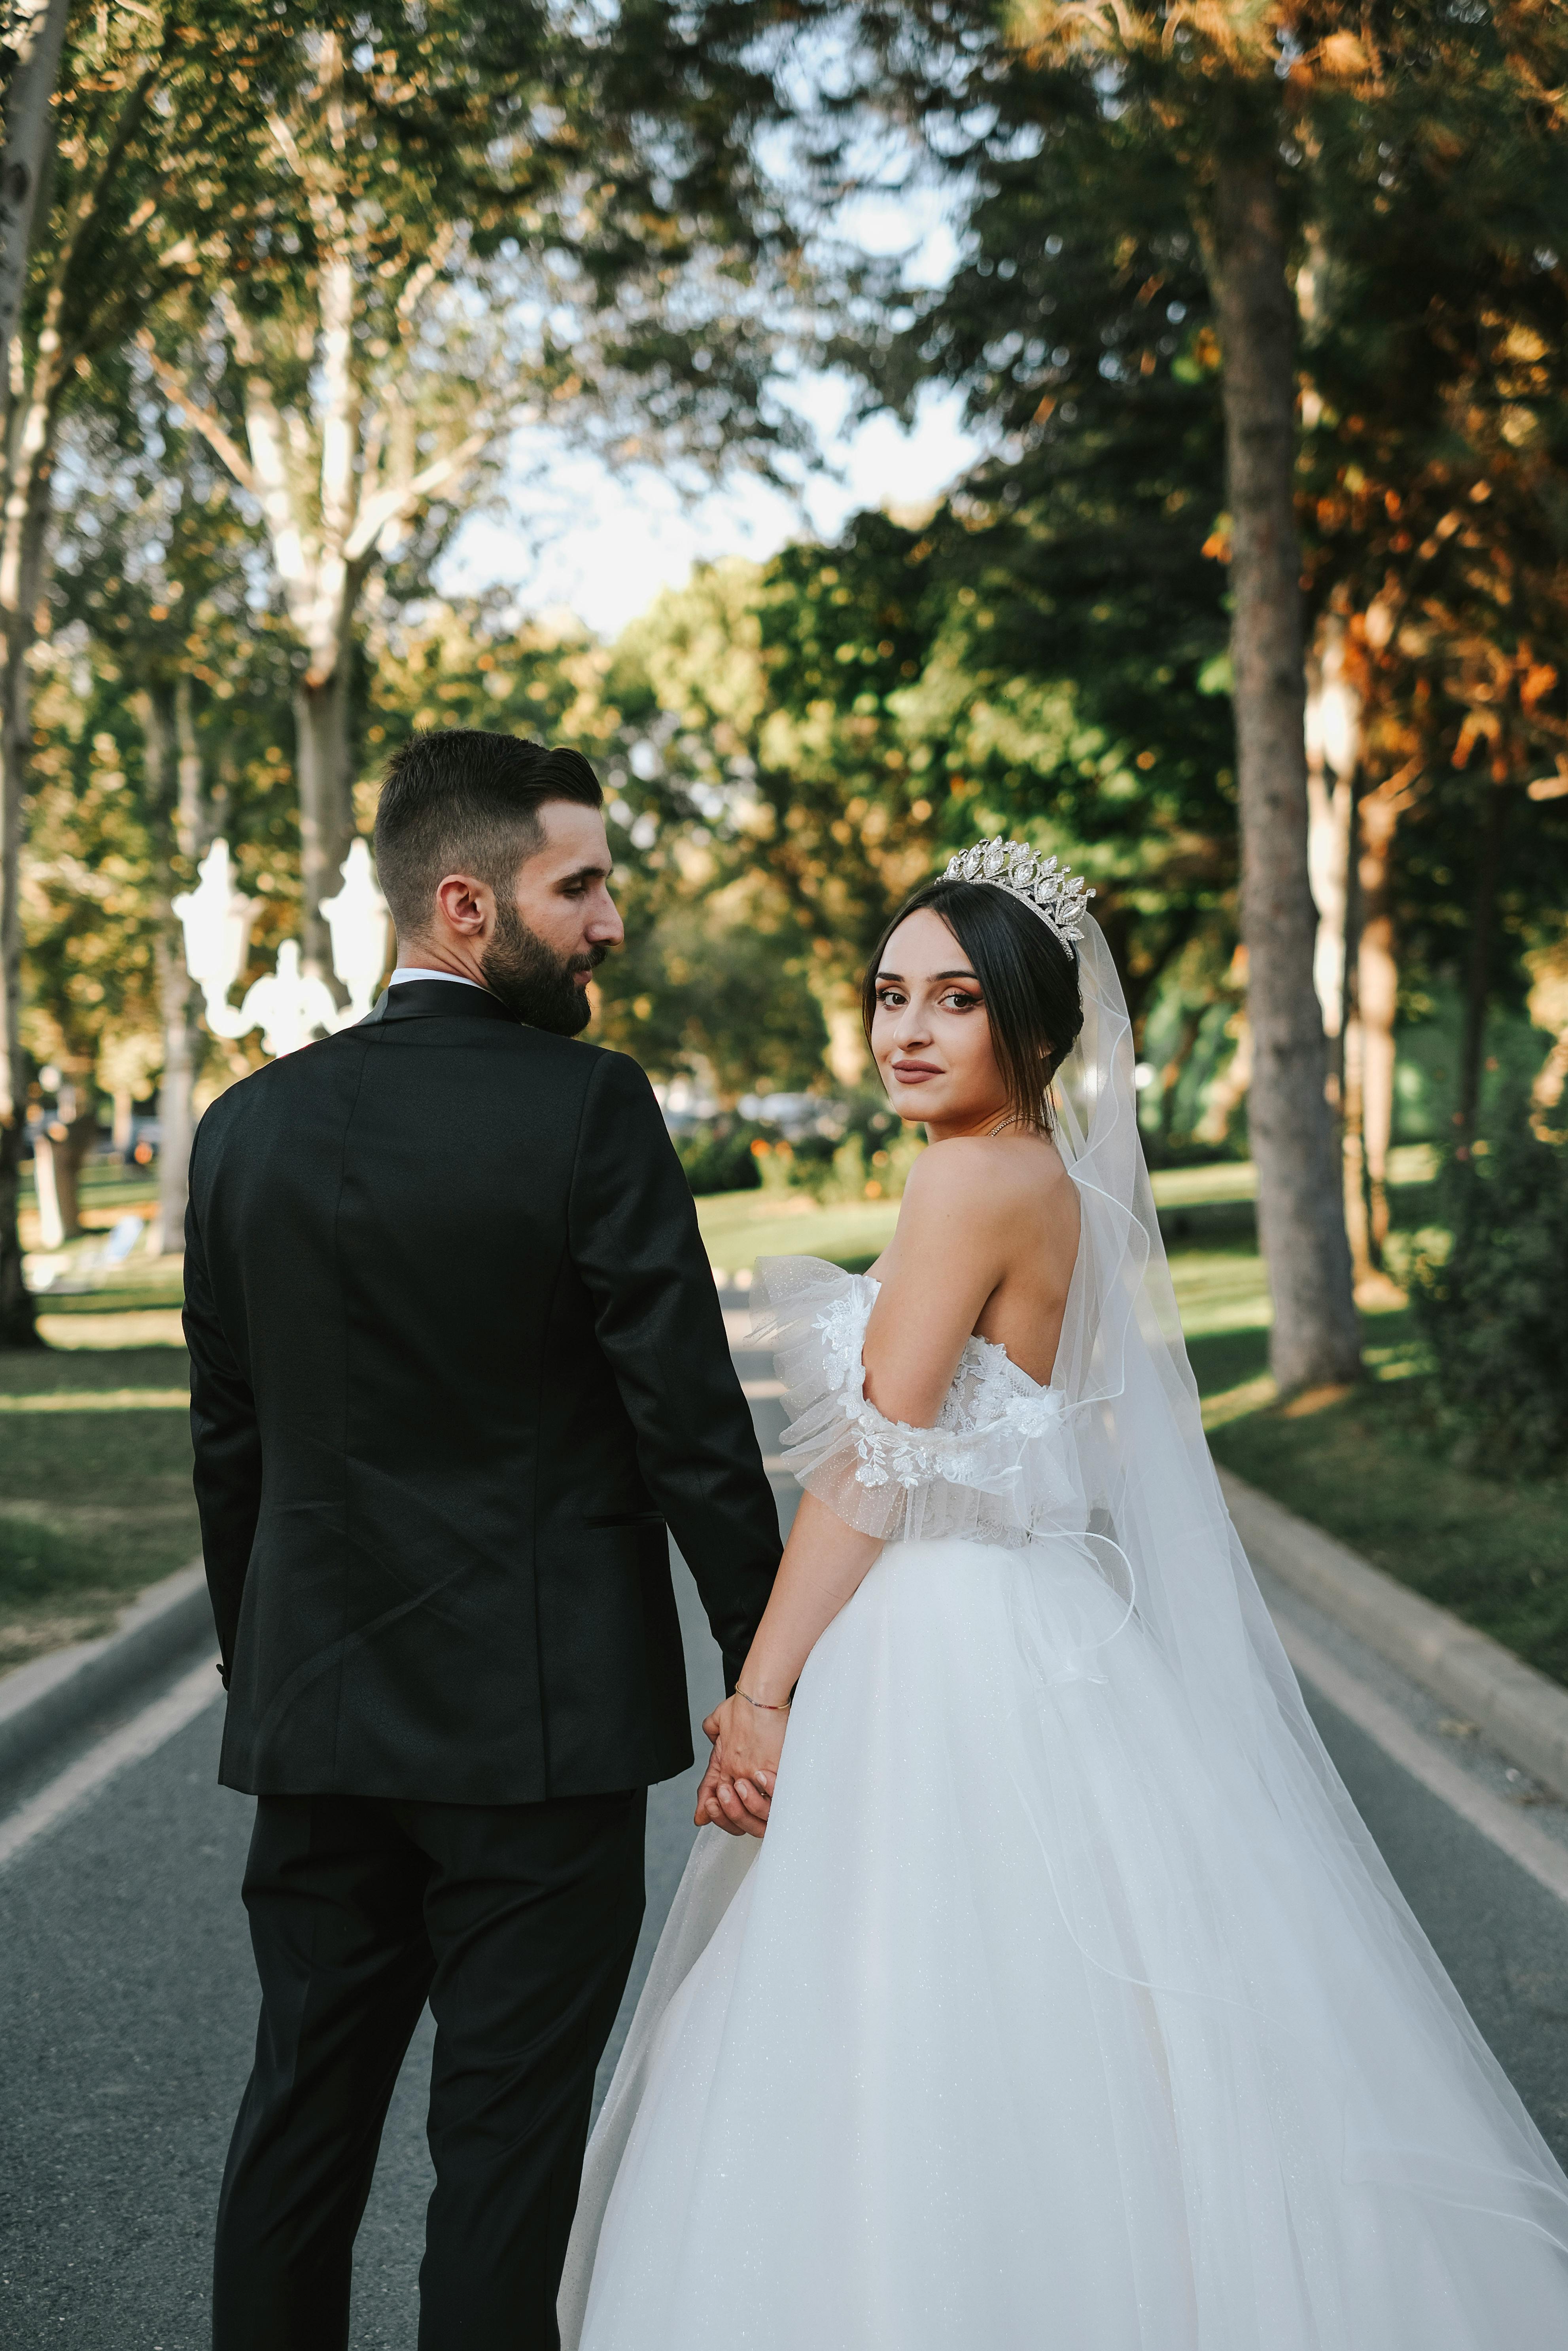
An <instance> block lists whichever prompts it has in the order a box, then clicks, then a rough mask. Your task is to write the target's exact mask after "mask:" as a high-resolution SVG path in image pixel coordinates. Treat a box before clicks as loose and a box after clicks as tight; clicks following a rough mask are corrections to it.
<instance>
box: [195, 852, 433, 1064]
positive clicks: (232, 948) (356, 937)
mask: <svg viewBox="0 0 1568 2351" xmlns="http://www.w3.org/2000/svg"><path fill="white" fill-rule="evenodd" d="M196 872H197V873H198V875H199V876H200V884H199V887H197V888H196V889H194V890H188V891H186V892H185V893H183V895H182V896H180V897H178V898H176V899H175V900H174V902H173V904H174V912H175V914H177V915H178V917H179V920H180V928H181V930H182V932H183V934H184V941H185V968H186V970H187V971H188V972H189V973H190V975H191V977H192V978H193V980H194V981H195V983H196V985H197V987H199V988H200V989H201V991H202V1000H203V1003H204V1007H205V1009H206V1017H207V1026H208V1028H209V1029H211V1030H212V1031H213V1034H214V1036H216V1037H227V1038H232V1039H238V1038H240V1037H245V1036H248V1034H249V1033H250V1031H251V1030H252V1029H260V1030H261V1046H262V1050H263V1052H266V1053H273V1054H281V1053H295V1052H298V1050H299V1048H300V1046H301V1045H308V1043H309V1041H310V1040H311V1038H312V1037H313V1036H314V1035H316V1034H317V1033H318V1032H320V1033H322V1034H324V1035H327V1036H330V1035H331V1034H332V1033H333V1031H334V1030H336V1029H346V1028H348V1027H349V1026H350V1024H351V1023H352V1022H353V1021H356V1020H362V1019H364V1017H365V1015H366V1013H367V1012H368V1011H369V1010H370V1008H371V1003H372V1001H373V999H374V997H375V990H376V983H377V982H378V980H379V979H380V978H381V977H382V972H383V971H384V970H385V969H386V958H387V927H388V914H387V903H386V900H385V899H384V898H383V897H382V893H381V891H380V889H379V888H378V887H377V884H376V877H375V872H374V870H373V868H372V866H371V852H370V848H369V845H368V844H367V843H366V842H365V841H355V842H354V844H353V846H352V847H351V848H350V852H349V854H348V856H347V858H346V859H345V860H344V862H343V866H342V875H343V886H342V888H341V890H340V892H339V893H338V895H337V896H336V897H335V898H329V899H328V900H327V901H326V903H325V904H323V906H322V909H321V911H322V913H323V914H325V915H326V917H327V921H328V925H329V929H330V932H331V938H332V968H333V970H334V971H335V972H336V974H337V976H338V977H339V979H340V981H341V982H342V984H343V986H344V987H346V988H347V989H348V991H349V1002H348V1005H347V1007H346V1008H344V1009H343V1010H341V1011H340V1010H339V1008H338V1005H337V1002H336V1000H335V998H334V997H333V995H332V991H331V989H330V988H329V987H328V986H327V983H326V981H325V980H323V979H318V978H316V977H314V976H313V975H312V974H311V973H309V972H305V971H302V970H301V969H300V967H299V942H298V939H285V940H284V942H283V945H282V946H280V947H279V948H278V950H277V968H276V970H274V971H270V972H264V973H263V974H262V976H261V977H260V978H259V979H256V980H253V981H252V982H251V985H250V987H248V988H247V989H246V995H245V1000H244V1002H243V1003H242V1004H241V1005H240V1007H239V1008H238V1010H237V1011H236V1010H235V1008H234V1006H233V1005H231V1004H230V1002H229V1000H228V998H229V990H230V989H231V988H232V987H233V986H234V984H235V980H236V979H237V978H238V977H239V976H240V973H241V972H242V971H243V970H244V968H245V962H246V949H247V947H248V946H249V943H250V931H251V925H252V923H253V922H254V920H255V918H256V901H255V900H254V899H253V898H247V897H246V896H245V895H244V894H243V893H242V892H241V891H240V890H238V889H237V888H236V887H235V880H234V869H233V865H232V863H231V861H230V857H229V845H228V843H227V841H214V843H213V845H212V847H211V849H209V850H208V852H207V853H206V855H205V857H204V858H203V860H202V862H201V863H200V864H199V865H198V866H197V868H196Z"/></svg>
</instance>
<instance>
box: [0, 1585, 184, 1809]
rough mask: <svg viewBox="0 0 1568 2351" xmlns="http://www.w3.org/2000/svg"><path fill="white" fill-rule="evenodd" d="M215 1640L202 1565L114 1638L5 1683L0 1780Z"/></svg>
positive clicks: (144, 1602)
mask: <svg viewBox="0 0 1568 2351" xmlns="http://www.w3.org/2000/svg"><path fill="white" fill-rule="evenodd" d="M204 1634H206V1635H208V1636H209V1637H210V1638H211V1639H212V1641H213V1645H214V1647H215V1646H216V1635H214V1633H213V1612H212V1603H211V1602H210V1601H209V1599H208V1597H207V1579H206V1574H205V1573H204V1569H203V1566H202V1562H201V1561H200V1560H199V1559H198V1560H194V1561H193V1562H192V1563H191V1565H190V1566H189V1567H182V1568H177V1569H176V1570H175V1572H174V1573H173V1574H172V1575H166V1576H165V1577H164V1578H163V1580H162V1583H154V1584H153V1585H152V1587H151V1589H150V1590H149V1591H146V1592H144V1593H142V1594H141V1598H140V1599H139V1600H133V1601H132V1602H131V1605H130V1607H129V1608H127V1609H126V1610H125V1611H124V1613H123V1614H122V1615H121V1616H120V1622H119V1624H118V1625H116V1627H115V1629H114V1631H113V1632H112V1633H106V1634H104V1635H101V1636H100V1637H99V1639H98V1640H96V1641H74V1642H72V1644H71V1646H69V1647H68V1648H66V1649H55V1650H51V1652H50V1653H49V1655H48V1656H46V1657H35V1659H34V1660H33V1662H32V1664H31V1665H28V1666H18V1667H17V1668H16V1672H15V1673H13V1674H7V1675H6V1676H5V1679H4V1680H3V1681H0V1775H3V1774H5V1773H8V1772H11V1771H16V1770H18V1769H19V1768H20V1767H22V1766H23V1765H26V1764H27V1763H30V1762H31V1761H32V1760H33V1758H34V1757H35V1756H36V1755H37V1754H38V1753H40V1752H41V1750H43V1749H45V1748H46V1747H48V1746H49V1745H51V1744H52V1742H53V1741H54V1740H57V1739H58V1738H61V1737H62V1736H63V1735H64V1734H65V1733H66V1732H68V1731H71V1730H76V1729H79V1728H80V1726H81V1725H82V1724H83V1723H84V1722H87V1721H89V1720H90V1719H91V1718H92V1716H93V1715H95V1714H96V1713H98V1712H99V1709H100V1708H103V1707H105V1706H110V1705H112V1704H113V1702H114V1701H115V1699H117V1698H123V1697H124V1695H125V1693H126V1692H127V1691H128V1690H131V1689H133V1688H134V1687H135V1686H136V1684H137V1683H138V1682H140V1681H141V1680H142V1679H144V1678H145V1677H146V1676H148V1675H149V1674H154V1673H157V1672H158V1671H159V1670H160V1669H161V1668H162V1667H164V1666H167V1665H171V1664H172V1663H173V1662H174V1660H175V1659H176V1658H178V1657H179V1656H182V1655H183V1652H184V1651H185V1650H187V1649H189V1648H192V1647H193V1646H194V1645H195V1643H196V1642H197V1641H198V1640H200V1638H201V1637H202V1635H204Z"/></svg>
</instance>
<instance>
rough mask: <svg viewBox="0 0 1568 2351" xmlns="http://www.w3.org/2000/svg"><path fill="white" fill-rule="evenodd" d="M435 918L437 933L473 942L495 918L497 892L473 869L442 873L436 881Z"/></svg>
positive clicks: (493, 923) (485, 930)
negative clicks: (472, 871)
mask: <svg viewBox="0 0 1568 2351" xmlns="http://www.w3.org/2000/svg"><path fill="white" fill-rule="evenodd" d="M435 920H436V928H437V932H438V933H439V932H440V931H441V930H442V929H444V930H446V931H447V932H448V933H449V934H450V935H453V936H454V937H456V938H460V939H464V940H465V941H467V942H468V943H469V944H470V945H472V944H473V943H474V942H475V941H476V940H478V939H482V938H484V937H485V936H486V934H487V933H488V932H489V931H490V930H491V929H492V928H493V926H494V925H495V920H496V893H495V892H494V891H493V890H492V889H491V887H490V885H489V883H487V882H481V881H480V880H479V879H478V877H477V876H476V874H473V873H444V874H443V875H442V877H441V880H440V881H439V882H438V883H436V885H435Z"/></svg>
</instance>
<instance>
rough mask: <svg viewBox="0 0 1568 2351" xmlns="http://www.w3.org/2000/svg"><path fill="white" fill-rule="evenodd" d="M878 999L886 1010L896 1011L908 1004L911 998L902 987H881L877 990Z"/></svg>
mask: <svg viewBox="0 0 1568 2351" xmlns="http://www.w3.org/2000/svg"><path fill="white" fill-rule="evenodd" d="M876 1000H877V1002H878V1003H879V1004H880V1005H882V1006H883V1008H884V1009H885V1010H887V1011H889V1012H896V1011H897V1009H898V1008H899V1006H900V1005H901V1004H906V1003H907V1002H908V1000H909V999H908V998H907V997H906V996H905V995H904V990H903V988H902V987H879V988H878V989H877V991H876Z"/></svg>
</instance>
